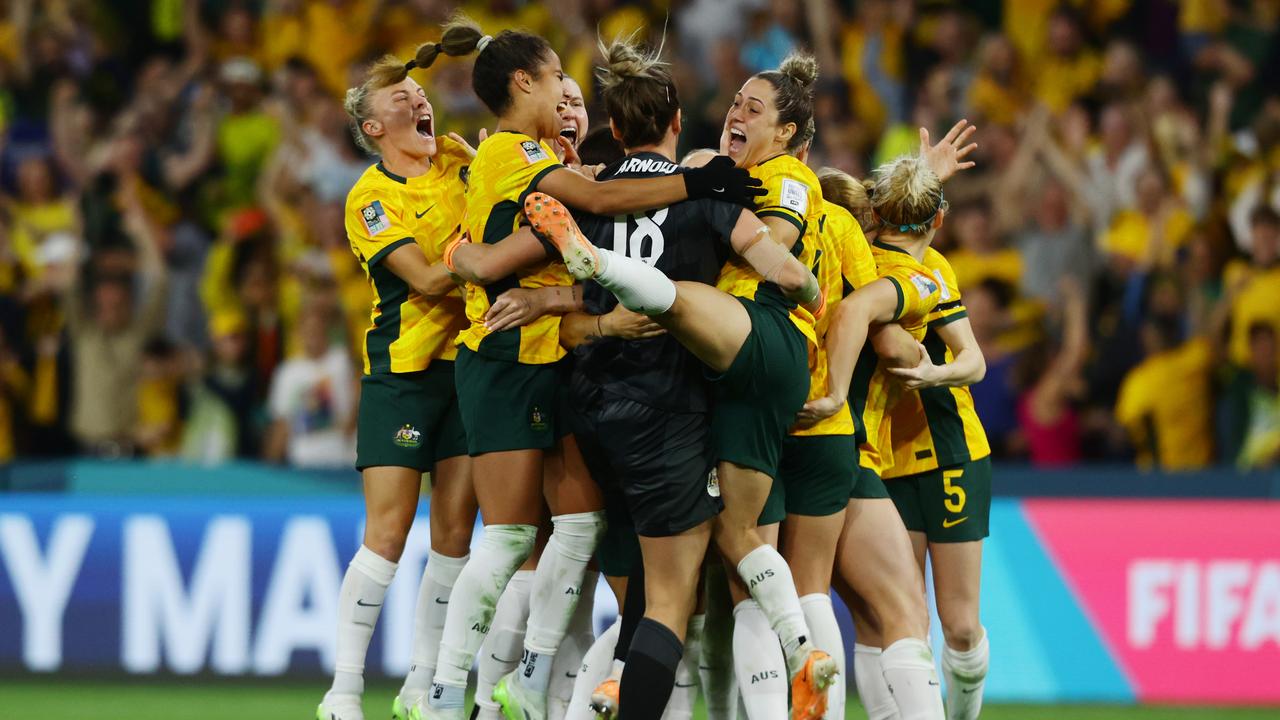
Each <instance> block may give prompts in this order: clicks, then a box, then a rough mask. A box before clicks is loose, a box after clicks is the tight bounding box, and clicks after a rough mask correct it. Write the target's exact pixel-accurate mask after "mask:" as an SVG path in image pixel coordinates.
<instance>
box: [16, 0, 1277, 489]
mask: <svg viewBox="0 0 1280 720" xmlns="http://www.w3.org/2000/svg"><path fill="white" fill-rule="evenodd" d="M459 5H461V6H462V7H463V9H464V10H466V11H467V12H468V13H469V14H470V15H472V17H474V18H476V19H477V20H479V21H480V22H481V24H482V25H483V26H484V27H485V28H486V30H487V31H488V32H490V33H496V32H498V31H500V30H501V29H503V28H507V27H524V28H527V29H530V30H533V31H534V32H537V33H539V34H542V35H544V36H545V37H547V38H548V39H550V40H551V42H552V44H553V46H554V47H556V48H557V49H558V50H559V52H560V54H561V57H562V59H563V62H564V67H565V69H566V71H567V72H568V73H569V74H570V75H572V76H574V77H575V78H577V79H578V80H579V81H580V83H581V84H582V86H583V89H584V92H585V94H586V96H587V103H588V107H589V109H590V111H591V118H592V122H593V123H594V124H597V125H599V124H601V123H603V122H604V118H602V117H601V115H600V112H599V108H598V104H597V103H596V102H595V99H594V97H593V96H594V95H595V93H594V92H593V88H592V82H591V76H592V73H591V68H592V65H593V63H594V61H595V59H596V38H597V32H598V33H599V35H600V36H602V37H605V38H609V37H612V36H614V35H617V34H623V33H627V32H630V31H632V30H635V29H641V30H642V31H643V32H647V33H649V34H650V36H651V37H652V38H653V39H654V41H655V43H656V42H657V41H658V40H659V39H660V38H661V37H662V35H663V32H664V27H665V52H666V54H667V55H668V57H669V58H671V59H672V61H673V63H674V67H675V69H676V71H677V76H678V79H679V87H680V92H681V97H682V100H683V104H684V107H685V128H686V130H685V136H684V142H685V144H686V148H692V147H706V146H711V147H714V146H715V145H716V143H717V140H718V137H719V133H720V127H721V124H722V121H723V117H724V112H725V110H726V108H727V107H728V105H729V103H730V101H731V100H732V97H733V94H734V92H735V91H736V90H737V88H738V87H739V86H740V84H741V83H742V81H743V80H744V79H745V78H746V77H747V76H748V75H749V74H750V73H753V72H756V71H759V70H764V69H768V68H772V67H774V66H776V65H777V63H778V62H779V61H780V60H781V59H782V58H783V57H784V56H785V55H786V54H787V53H788V52H789V51H790V50H791V49H793V48H795V47H806V48H810V49H812V50H813V51H814V52H815V53H816V54H817V55H818V57H819V61H820V63H821V66H822V72H823V74H822V77H821V79H820V81H819V88H818V95H819V97H818V118H817V128H818V134H817V139H816V141H815V146H814V148H813V153H812V157H811V161H812V163H811V164H813V165H814V167H818V166H821V165H831V166H835V167H839V168H841V169H844V170H846V171H849V172H851V173H854V174H855V175H858V176H865V174H866V173H868V172H869V171H870V169H871V168H874V167H875V165H876V164H877V163H879V162H881V161H883V160H886V159H888V158H891V157H893V156H895V155H897V154H900V153H903V152H910V151H913V150H914V148H915V144H916V143H917V134H916V128H917V127H918V126H921V125H923V126H926V127H929V128H930V129H931V130H933V131H934V133H935V135H939V134H941V132H942V131H943V130H944V129H945V128H946V127H948V126H949V125H950V124H951V123H952V122H954V121H955V120H957V119H959V118H961V117H964V118H968V119H969V120H970V121H972V122H975V123H976V124H978V126H979V132H978V134H977V136H976V138H975V139H976V140H977V141H978V143H979V144H980V149H979V151H978V157H977V160H978V161H979V165H978V167H977V168H976V169H974V170H972V171H968V172H966V173H964V174H962V175H961V176H959V177H957V178H955V179H954V180H952V181H951V182H949V183H948V186H947V188H946V194H947V199H948V200H949V201H950V204H951V212H950V215H949V216H948V218H947V222H946V224H945V227H944V228H943V231H942V232H941V233H940V234H939V236H938V239H937V242H936V243H935V245H936V246H937V247H939V249H941V250H943V251H944V252H945V253H946V254H947V256H948V257H949V258H950V260H951V262H952V264H953V265H954V267H955V270H956V272H957V275H958V278H959V281H960V284H961V289H962V291H963V294H964V299H965V302H966V304H967V305H968V308H969V315H970V318H971V320H972V323H973V327H974V330H975V333H976V334H977V337H978V339H979V341H980V342H981V344H982V347H983V350H984V352H985V354H986V357H987V363H988V372H987V377H986V379H985V380H984V381H983V382H982V383H980V384H978V385H976V386H975V387H974V395H975V399H976V401H977V403H978V409H979V413H980V415H981V417H982V420H983V422H984V424H985V426H986V428H987V432H988V433H989V435H990V436H991V441H992V445H993V447H994V448H995V453H996V457H997V458H998V459H1010V460H1018V461H1026V462H1030V463H1032V464H1035V465H1038V466H1062V465H1075V464H1079V463H1087V462H1122V463H1134V462H1136V463H1138V464H1139V465H1141V466H1143V467H1160V468H1165V469H1194V468H1199V467H1205V466H1209V465H1212V464H1223V465H1236V466H1240V467H1248V468H1260V467H1268V466H1272V465H1274V464H1275V463H1276V461H1277V460H1280V388H1278V383H1280V363H1278V362H1277V334H1278V333H1280V216H1278V215H1277V211H1278V210H1280V82H1278V81H1277V80H1276V78H1277V77H1280V43H1277V42H1276V32H1277V28H1278V26H1280V2H1277V0H1256V1H1255V2H1248V1H1243V0H1181V1H1175V0H1068V1H1066V2H1062V1H1060V0H974V1H973V2H941V1H939V2H929V1H927V0H918V1H916V2H911V1H909V0H898V1H889V0H666V1H663V0H656V1H653V2H627V1H626V0H544V1H542V2H537V1H534V0H528V1H524V0H471V1H469V2H463V3H456V2H445V1H443V0H112V1H111V2H90V1H88V0H40V1H39V2H36V1H35V0H0V462H3V461H8V460H11V459H14V458H22V459H25V458H34V457H50V456H68V455H80V456H85V455H88V456H97V457H120V456H145V457H163V456H170V457H174V456H176V457H180V458H184V459H189V460H192V461H197V462H206V463H208V462H221V461H226V460H230V459H235V458H242V459H265V460H268V461H272V462H287V463H291V464H295V465H309V466H339V467H341V466H349V463H350V461H351V460H352V458H353V457H354V437H353V435H354V425H355V423H354V415H355V412H354V411H355V407H356V393H357V382H356V379H357V375H358V372H359V367H358V364H357V363H355V362H353V353H354V350H355V348H356V347H357V343H359V342H360V340H361V337H362V335H363V331H364V329H365V327H366V326H367V323H368V318H369V307H370V297H369V291H368V289H367V285H366V282H365V279H364V277H363V274H362V273H361V270H360V268H359V265H358V264H357V263H356V260H355V258H354V257H353V256H352V255H351V253H350V251H349V249H348V246H347V242H346V238H345V237H344V234H343V222H342V212H343V200H344V197H345V195H346V192H347V190H348V188H349V187H350V186H351V184H352V183H353V182H354V181H355V179H356V178H357V177H358V176H359V175H360V173H361V172H362V171H363V169H364V168H365V167H366V166H367V165H368V164H369V163H370V162H371V160H370V159H369V158H367V157H365V156H363V155H362V153H361V152H360V151H359V150H358V148H357V147H356V145H355V144H354V142H352V140H351V137H350V135H349V133H348V129H347V125H346V117H345V114H344V113H343V110H342V107H341V98H342V94H343V91H344V90H345V88H346V87H348V86H349V85H352V84H354V83H355V82H357V78H359V76H360V72H361V68H362V66H363V65H364V64H365V63H367V62H368V61H370V60H371V59H373V58H376V57H377V56H379V55H381V54H383V53H386V52H392V53H395V54H397V55H399V56H400V57H403V58H408V57H410V56H411V54H412V51H413V48H414V47H416V45H417V44H419V43H421V42H424V41H428V40H433V39H436V38H437V37H438V35H439V24H440V23H441V22H442V21H443V20H444V19H445V18H446V17H447V16H448V14H449V13H450V12H451V11H452V10H453V9H454V8H455V7H457V6H459ZM415 76H416V77H417V78H418V79H419V81H420V82H422V83H423V84H424V86H425V87H426V88H427V92H428V95H429V97H430V99H431V101H432V103H433V104H434V107H435V111H436V118H437V119H436V127H437V129H438V131H440V132H447V131H457V132H460V133H462V134H464V135H465V136H467V137H470V138H474V137H475V133H476V132H477V131H478V129H479V128H481V127H483V126H485V125H486V124H489V123H491V119H490V117H489V116H488V114H487V112H486V111H485V110H484V108H483V107H482V106H481V104H480V103H479V101H478V100H477V99H476V97H475V96H474V94H473V93H472V92H471V89H470V61H469V60H468V59H462V60H453V59H445V60H442V61H441V62H439V63H437V67H435V68H432V69H431V70H430V71H429V72H418V73H416V75H415Z"/></svg>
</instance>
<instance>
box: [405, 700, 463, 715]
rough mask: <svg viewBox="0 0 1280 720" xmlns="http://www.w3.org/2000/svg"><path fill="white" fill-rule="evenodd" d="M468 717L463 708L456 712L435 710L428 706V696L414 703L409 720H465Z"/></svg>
mask: <svg viewBox="0 0 1280 720" xmlns="http://www.w3.org/2000/svg"><path fill="white" fill-rule="evenodd" d="M466 716H467V715H466V711H465V710H464V709H462V708H458V709H456V710H444V709H441V708H433V707H431V706H430V705H428V704H427V698H426V696H423V698H422V699H421V700H419V701H418V702H416V703H414V705H413V709H412V710H410V711H409V720H464V719H465V718H466Z"/></svg>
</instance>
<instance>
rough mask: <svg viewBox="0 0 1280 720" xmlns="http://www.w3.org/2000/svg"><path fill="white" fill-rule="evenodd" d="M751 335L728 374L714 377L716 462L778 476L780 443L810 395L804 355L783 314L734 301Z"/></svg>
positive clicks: (796, 330)
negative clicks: (739, 305) (748, 321)
mask: <svg viewBox="0 0 1280 720" xmlns="http://www.w3.org/2000/svg"><path fill="white" fill-rule="evenodd" d="M738 301H739V302H741V303H742V306H743V307H744V308H746V311H747V315H748V316H750V318H751V334H750V335H748V336H747V339H746V342H744V343H743V345H742V349H741V350H739V351H738V356H737V357H736V358H735V359H734V361H733V364H732V365H730V367H729V369H728V370H727V371H726V372H725V373H724V374H723V375H720V376H718V377H713V378H712V380H713V381H714V382H713V388H714V391H715V400H716V405H715V412H714V413H713V414H712V419H711V438H712V442H713V443H714V445H715V449H716V457H717V459H718V460H720V461H723V462H731V463H734V464H735V465H741V466H743V467H748V468H751V469H753V470H758V471H760V472H763V473H765V474H766V475H768V476H769V477H772V478H777V477H778V464H779V462H780V461H781V458H782V442H783V440H784V439H785V438H786V437H787V431H788V430H789V429H790V428H791V426H792V424H794V423H795V419H796V413H797V412H799V411H800V408H801V407H803V406H804V401H805V399H806V398H807V397H808V395H809V353H808V348H807V347H806V340H805V337H804V335H803V334H801V332H800V329H799V328H797V327H796V326H795V325H793V324H792V323H791V320H790V319H788V317H787V314H786V312H785V311H784V310H782V309H775V308H770V307H765V306H763V305H760V304H759V303H756V302H754V301H752V300H747V299H745V298H738Z"/></svg>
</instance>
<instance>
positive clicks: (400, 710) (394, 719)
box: [391, 695, 416, 720]
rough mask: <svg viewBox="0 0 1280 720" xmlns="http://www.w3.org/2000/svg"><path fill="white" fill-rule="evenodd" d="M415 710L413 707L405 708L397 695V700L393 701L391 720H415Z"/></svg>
mask: <svg viewBox="0 0 1280 720" xmlns="http://www.w3.org/2000/svg"><path fill="white" fill-rule="evenodd" d="M415 709H416V708H414V707H413V706H409V707H405V706H404V702H402V701H401V700H400V696H399V695H396V699H395V700H392V701H391V720H413V711H414V710H415Z"/></svg>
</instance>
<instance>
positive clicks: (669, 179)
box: [537, 157, 765, 215]
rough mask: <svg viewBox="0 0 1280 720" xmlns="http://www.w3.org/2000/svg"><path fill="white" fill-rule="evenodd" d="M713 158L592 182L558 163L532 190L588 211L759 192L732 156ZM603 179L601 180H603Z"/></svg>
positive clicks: (740, 200) (745, 198)
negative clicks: (655, 173)
mask: <svg viewBox="0 0 1280 720" xmlns="http://www.w3.org/2000/svg"><path fill="white" fill-rule="evenodd" d="M718 160H720V159H719V158H717V159H716V160H712V161H711V162H709V163H707V164H706V166H704V167H700V168H691V169H689V170H686V171H685V172H683V173H679V174H677V175H667V176H665V177H654V178H632V179H625V180H606V181H605V182H598V181H596V180H592V179H590V178H587V177H586V176H584V175H582V174H581V173H579V172H576V171H574V170H570V169H569V168H560V169H557V170H555V171H553V172H551V173H549V174H548V175H547V176H546V177H544V178H542V179H541V180H540V181H538V187H537V189H538V191H539V192H543V193H546V194H548V195H550V196H551V197H554V198H556V199H557V200H559V201H560V202H562V203H564V204H565V205H568V206H569V207H571V208H576V209H578V210H586V211H587V212H589V213H592V214H594V215H621V214H623V213H632V212H640V211H642V210H654V209H657V208H663V207H666V206H668V205H672V204H674V203H677V202H680V201H681V200H697V199H699V198H713V199H716V200H724V201H726V202H731V203H734V204H736V205H744V206H749V205H752V204H753V203H754V200H755V198H756V197H757V196H760V195H763V194H764V192H765V191H764V190H763V189H762V188H761V187H760V181H759V180H757V179H755V178H753V177H751V176H750V175H749V174H748V173H747V171H746V170H743V169H741V168H738V167H734V165H733V161H732V160H730V159H729V158H727V157H726V158H723V160H722V161H718ZM606 183H607V185H606Z"/></svg>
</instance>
